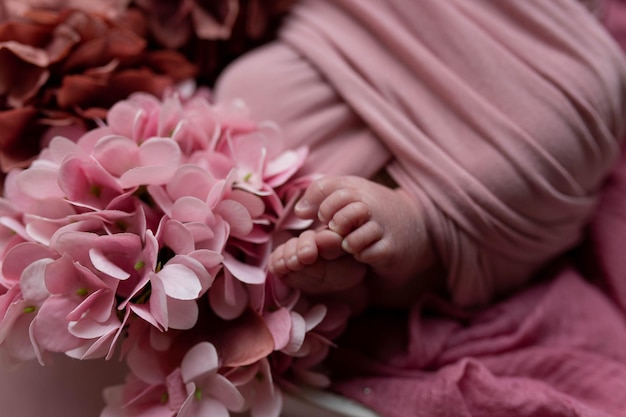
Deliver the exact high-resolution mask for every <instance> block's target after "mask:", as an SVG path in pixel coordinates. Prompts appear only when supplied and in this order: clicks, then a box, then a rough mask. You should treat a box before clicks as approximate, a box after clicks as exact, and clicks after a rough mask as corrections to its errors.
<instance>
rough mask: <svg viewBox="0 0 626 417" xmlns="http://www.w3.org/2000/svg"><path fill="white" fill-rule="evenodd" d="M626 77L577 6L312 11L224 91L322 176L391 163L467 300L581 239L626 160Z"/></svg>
mask: <svg viewBox="0 0 626 417" xmlns="http://www.w3.org/2000/svg"><path fill="white" fill-rule="evenodd" d="M625 80H626V68H625V66H624V62H623V57H622V55H621V51H620V50H619V48H618V47H617V45H616V44H615V42H614V41H613V40H612V39H611V38H610V37H609V36H608V34H607V33H606V31H605V30H604V29H603V28H602V27H601V25H600V24H599V23H598V21H597V19H596V17H595V16H594V15H593V14H592V13H590V12H589V10H587V9H586V8H585V7H583V6H582V5H581V4H580V3H578V2H577V1H575V0H560V1H550V2H546V1H538V0H537V1H524V2H518V1H501V2H494V1H491V0H478V1H471V2H467V1H464V0H449V1H440V2H435V1H415V0H389V1H372V2H364V1H357V0H335V1H325V0H303V1H302V2H301V3H300V5H299V7H296V9H295V10H294V12H293V14H292V16H291V17H290V18H289V20H288V22H287V24H286V27H285V28H284V30H283V33H282V39H281V41H280V42H278V43H276V44H274V45H272V46H270V47H267V48H265V49H264V50H261V51H258V52H256V53H255V54H253V55H251V56H249V57H247V58H244V59H243V60H242V62H240V63H239V64H236V65H235V66H234V67H233V68H232V69H231V70H230V71H228V72H227V73H226V74H225V75H224V77H223V78H222V80H221V82H220V83H219V84H218V89H217V97H218V98H219V99H221V100H226V99H230V98H233V97H243V98H244V100H245V101H247V102H248V103H249V104H250V106H251V108H252V111H253V112H256V113H257V114H256V116H257V117H259V118H269V119H272V120H276V121H277V122H278V123H279V124H280V125H281V126H284V128H285V133H286V135H287V137H288V139H289V140H292V141H293V143H294V145H300V144H302V143H308V144H310V145H311V147H312V149H313V156H312V158H311V161H310V165H309V169H310V170H317V171H319V172H322V173H340V174H341V173H343V174H355V175H365V176H368V175H371V174H372V173H374V172H376V171H377V170H378V169H380V168H381V167H383V166H385V165H386V168H387V169H388V171H389V172H390V173H391V175H392V176H393V177H394V179H395V180H396V181H397V182H398V183H399V184H400V185H401V186H402V187H404V188H405V189H406V190H408V191H409V192H411V193H412V194H413V195H414V196H415V198H416V199H418V200H419V201H420V202H421V204H422V206H423V208H424V212H425V215H426V216H427V224H429V225H430V226H431V230H430V232H431V235H432V239H433V242H434V246H435V249H436V251H437V252H438V254H439V256H440V257H441V259H442V262H443V263H444V265H445V266H446V267H447V270H448V276H447V280H448V284H449V288H450V291H451V293H452V295H453V298H454V300H455V301H456V302H457V303H459V304H463V305H472V304H480V303H485V302H488V301H489V300H491V299H492V298H493V297H494V296H496V295H500V294H504V293H506V292H508V291H509V290H511V289H513V288H517V287H519V286H520V285H521V284H522V283H523V282H525V281H526V280H527V279H528V278H529V277H530V276H531V275H532V274H533V273H534V272H536V271H537V270H538V268H540V267H542V266H543V265H544V264H545V263H546V261H548V260H550V259H552V258H553V257H554V256H555V255H557V254H559V253H562V252H563V251H565V250H566V249H569V248H571V247H573V246H574V245H575V244H577V243H578V242H579V241H580V239H581V231H582V227H583V225H584V224H585V223H586V222H587V221H588V219H589V216H590V214H591V212H592V210H593V207H594V204H595V202H596V198H597V194H598V189H599V185H600V184H601V181H602V179H603V178H604V177H605V176H606V174H607V171H608V169H609V168H610V167H611V166H613V164H614V162H615V160H616V157H617V155H618V151H619V146H620V141H619V140H618V139H621V136H620V133H621V131H622V128H623V121H624V112H625V107H624V94H623V92H624V91H625V90H624V82H625Z"/></svg>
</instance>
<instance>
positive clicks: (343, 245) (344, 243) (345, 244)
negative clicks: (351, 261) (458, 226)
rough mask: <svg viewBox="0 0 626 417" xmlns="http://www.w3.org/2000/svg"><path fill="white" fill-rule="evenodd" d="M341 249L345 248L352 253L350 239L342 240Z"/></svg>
mask: <svg viewBox="0 0 626 417" xmlns="http://www.w3.org/2000/svg"><path fill="white" fill-rule="evenodd" d="M341 249H343V250H345V251H346V252H348V253H350V244H349V243H348V239H344V240H342V241H341Z"/></svg>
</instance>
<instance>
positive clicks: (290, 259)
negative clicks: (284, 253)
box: [287, 255, 298, 264]
mask: <svg viewBox="0 0 626 417" xmlns="http://www.w3.org/2000/svg"><path fill="white" fill-rule="evenodd" d="M287 263H290V264H297V263H298V257H297V256H296V255H293V256H291V257H289V260H288V261H287Z"/></svg>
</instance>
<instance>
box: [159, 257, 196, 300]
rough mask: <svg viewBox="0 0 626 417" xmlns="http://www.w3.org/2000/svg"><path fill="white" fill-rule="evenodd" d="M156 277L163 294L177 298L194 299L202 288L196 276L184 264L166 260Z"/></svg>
mask: <svg viewBox="0 0 626 417" xmlns="http://www.w3.org/2000/svg"><path fill="white" fill-rule="evenodd" d="M156 277H158V279H160V280H161V282H162V283H163V287H164V289H165V294H167V295H168V296H169V297H172V298H176V299H179V300H195V299H196V298H198V296H199V295H200V291H201V290H202V285H201V283H200V280H199V279H198V276H197V275H196V274H195V273H194V272H193V271H192V270H191V269H190V268H188V267H186V266H185V265H181V264H172V263H171V262H168V263H167V264H165V266H164V267H163V269H161V270H160V271H159V272H158V273H157V274H156Z"/></svg>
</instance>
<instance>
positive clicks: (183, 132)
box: [0, 90, 347, 417]
mask: <svg viewBox="0 0 626 417" xmlns="http://www.w3.org/2000/svg"><path fill="white" fill-rule="evenodd" d="M207 97H208V96H207V94H206V93H205V92H203V91H199V92H198V93H195V94H184V90H176V91H174V90H172V92H171V94H170V95H169V96H167V97H166V98H164V99H163V100H159V99H157V98H155V97H153V96H150V95H148V94H144V93H137V94H134V95H132V96H131V97H129V98H128V99H127V100H124V101H121V102H118V103H116V104H115V105H114V106H113V108H112V109H111V110H110V112H109V113H108V117H107V120H106V123H103V125H102V126H100V127H98V128H96V129H93V130H90V131H87V132H86V133H84V134H83V135H82V136H80V137H79V138H78V139H77V140H72V139H71V138H65V137H60V136H58V137H53V138H51V140H50V142H49V146H48V147H47V148H45V149H44V150H43V151H42V152H41V153H40V154H39V156H38V157H37V159H35V160H34V162H33V163H32V164H31V165H30V166H29V167H28V168H20V169H14V170H12V171H11V172H9V173H8V175H7V178H6V182H5V190H4V197H3V198H1V199H0V253H2V255H1V256H2V258H1V260H2V269H1V274H0V294H2V295H0V317H1V320H0V358H4V359H5V360H8V361H17V360H28V359H34V358H36V359H38V360H39V361H40V362H42V363H45V362H46V358H47V356H48V354H49V353H51V352H61V353H65V354H66V355H68V356H71V357H74V358H78V359H90V358H100V357H105V358H107V359H110V358H112V357H113V355H114V354H115V352H118V351H121V352H122V357H123V358H124V359H125V360H126V362H127V364H128V366H129V368H130V370H131V374H130V376H129V377H128V380H127V383H126V384H124V385H122V386H118V387H113V388H111V389H109V390H107V392H106V394H105V397H106V399H107V407H106V409H105V410H104V411H103V414H102V415H103V416H104V417H121V416H124V417H131V416H148V415H150V416H178V417H196V416H197V417H200V416H204V415H208V414H211V415H221V416H228V415H229V414H230V413H231V412H241V411H250V412H251V413H252V414H253V415H255V416H259V417H277V416H278V415H279V413H280V410H281V407H282V394H281V389H280V384H283V383H285V384H286V383H288V381H291V382H294V381H296V382H303V383H307V384H310V385H315V386H323V385H325V384H326V383H327V380H326V379H325V375H324V374H322V373H320V372H319V371H318V369H317V368H318V365H319V364H320V363H321V361H322V360H323V359H324V358H325V357H326V355H327V353H328V349H329V348H330V346H332V339H333V338H334V337H336V336H337V335H338V334H339V333H340V332H341V330H342V329H343V326H344V325H345V321H346V320H347V315H346V314H345V311H346V310H341V308H339V307H338V306H336V305H330V304H329V305H326V304H322V303H316V304H313V303H311V302H309V300H307V299H305V298H304V296H303V295H302V294H300V293H299V292H298V291H296V290H294V289H291V288H289V287H286V286H285V284H284V283H282V282H281V281H280V280H278V279H277V278H275V277H273V276H271V275H270V274H269V273H268V271H267V263H268V259H269V255H270V252H271V248H272V245H273V242H274V239H275V238H276V236H277V234H279V233H283V232H285V231H286V230H300V229H303V228H304V227H306V226H307V225H308V223H307V222H302V221H298V220H296V219H295V217H294V216H293V214H292V210H291V208H292V207H293V204H294V202H295V201H296V200H297V198H298V196H299V195H300V194H301V192H302V191H303V190H304V188H305V187H306V186H307V185H308V183H309V181H310V178H306V177H299V176H297V173H298V170H299V168H300V167H301V166H302V164H303V163H304V160H305V158H306V156H307V150H306V149H293V150H292V149H284V148H283V147H282V145H281V143H282V142H281V136H280V130H279V129H278V128H276V127H275V126H272V125H271V124H269V123H267V124H257V123H255V122H253V121H252V120H250V119H249V118H248V116H247V111H246V109H245V107H244V106H242V105H241V103H236V104H234V105H232V106H216V105H213V104H212V103H211V102H210V101H209V99H208V98H207ZM118 348H120V349H118ZM291 382H289V383H291Z"/></svg>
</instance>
